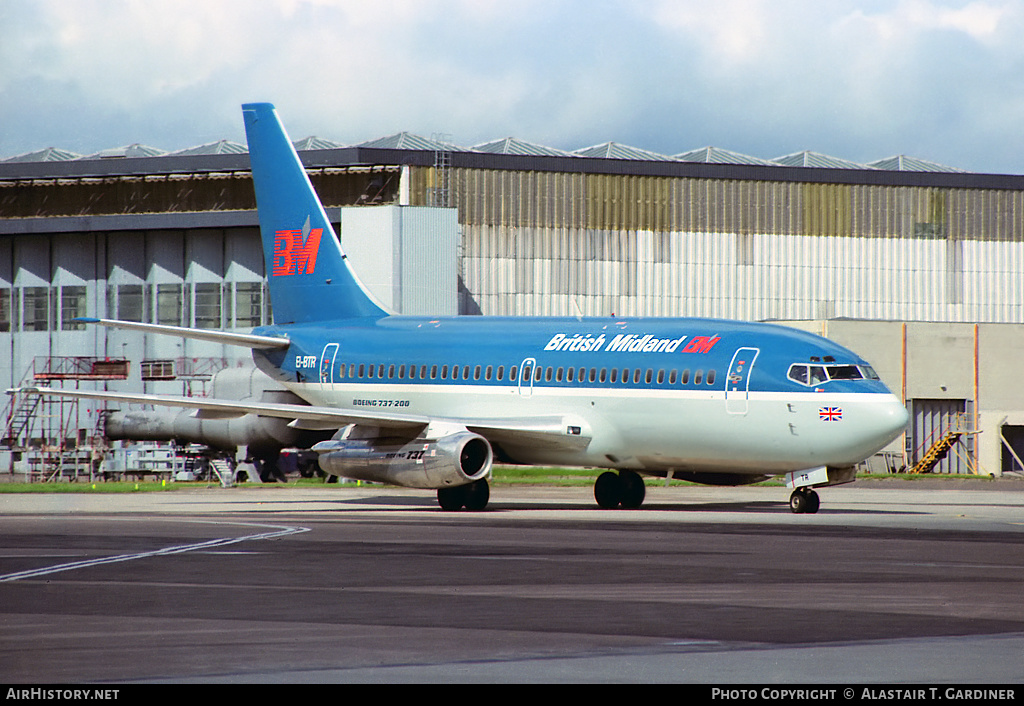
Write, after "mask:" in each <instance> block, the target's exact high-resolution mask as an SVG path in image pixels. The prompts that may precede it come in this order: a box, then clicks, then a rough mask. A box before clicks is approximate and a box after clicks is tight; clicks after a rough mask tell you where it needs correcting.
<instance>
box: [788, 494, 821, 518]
mask: <svg viewBox="0 0 1024 706" xmlns="http://www.w3.org/2000/svg"><path fill="white" fill-rule="evenodd" d="M819 507H821V498H819V497H818V494H817V493H815V492H814V491H813V490H812V489H810V488H797V489H796V490H794V491H793V494H792V495H790V496H789V509H790V510H792V511H793V512H795V513H797V514H798V515H799V514H801V513H805V512H806V513H810V514H812V515H813V514H814V513H816V512H817V511H818V508H819Z"/></svg>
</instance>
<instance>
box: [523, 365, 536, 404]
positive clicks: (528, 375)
mask: <svg viewBox="0 0 1024 706" xmlns="http://www.w3.org/2000/svg"><path fill="white" fill-rule="evenodd" d="M536 367H537V359H536V358H524V359H523V362H522V363H521V364H520V365H519V394H520V395H522V396H523V397H530V396H531V395H532V394H533V371H534V370H535V369H536Z"/></svg>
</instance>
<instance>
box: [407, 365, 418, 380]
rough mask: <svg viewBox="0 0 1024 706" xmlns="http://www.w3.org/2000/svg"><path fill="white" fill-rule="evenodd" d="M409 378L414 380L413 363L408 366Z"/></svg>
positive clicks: (414, 367)
mask: <svg viewBox="0 0 1024 706" xmlns="http://www.w3.org/2000/svg"><path fill="white" fill-rule="evenodd" d="M409 379H410V380H415V379H416V366H415V365H410V366H409Z"/></svg>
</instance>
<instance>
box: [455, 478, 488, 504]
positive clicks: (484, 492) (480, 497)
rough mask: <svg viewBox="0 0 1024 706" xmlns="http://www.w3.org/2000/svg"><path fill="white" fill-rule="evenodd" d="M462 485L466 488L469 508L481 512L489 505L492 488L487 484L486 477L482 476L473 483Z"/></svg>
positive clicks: (466, 502) (466, 500)
mask: <svg viewBox="0 0 1024 706" xmlns="http://www.w3.org/2000/svg"><path fill="white" fill-rule="evenodd" d="M462 487H463V488H465V504H466V509H467V510H470V511H472V512H480V511H481V510H483V509H484V508H485V507H487V501H488V500H490V499H491V488H490V486H489V485H488V484H487V479H486V478H481V479H480V480H478V481H474V482H473V483H470V484H469V485H464V486H462Z"/></svg>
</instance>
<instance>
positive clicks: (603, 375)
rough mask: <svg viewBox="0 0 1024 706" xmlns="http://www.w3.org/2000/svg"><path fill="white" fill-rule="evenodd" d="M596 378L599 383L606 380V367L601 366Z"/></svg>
mask: <svg viewBox="0 0 1024 706" xmlns="http://www.w3.org/2000/svg"><path fill="white" fill-rule="evenodd" d="M597 379H598V382H601V383H605V382H608V368H601V373H600V375H599V377H598V378H597Z"/></svg>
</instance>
